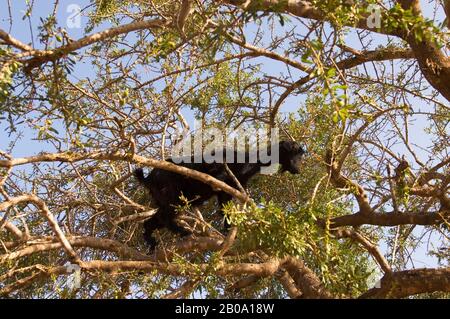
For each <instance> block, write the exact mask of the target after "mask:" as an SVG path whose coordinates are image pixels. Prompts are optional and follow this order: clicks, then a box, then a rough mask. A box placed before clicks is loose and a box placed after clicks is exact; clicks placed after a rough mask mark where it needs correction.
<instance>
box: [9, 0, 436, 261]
mask: <svg viewBox="0 0 450 319" xmlns="http://www.w3.org/2000/svg"><path fill="white" fill-rule="evenodd" d="M8 2H10V3H11V6H12V10H11V15H12V20H13V24H12V25H10V24H9V13H8V10H1V13H0V28H1V29H3V30H5V31H7V32H10V33H11V34H12V35H13V36H14V37H15V38H17V39H19V40H21V41H22V42H25V43H31V41H32V39H33V38H32V33H33V35H34V36H35V35H36V33H37V30H36V26H37V25H38V24H39V18H40V17H46V16H47V15H48V14H49V13H50V12H49V10H52V8H53V5H52V4H53V1H47V0H34V3H35V5H34V10H33V14H32V16H31V27H30V25H29V21H28V19H25V20H23V19H22V17H23V15H24V12H25V11H26V1H19V0H14V1H11V0H0V5H2V6H3V8H7V4H8ZM89 3H90V1H88V0H78V1H74V0H60V1H59V10H58V13H57V18H58V21H59V24H60V25H61V26H62V27H64V28H65V29H66V30H67V32H68V34H69V35H70V37H72V38H73V39H79V38H81V37H82V36H84V35H85V34H84V29H83V28H84V26H85V25H86V22H87V18H86V17H84V16H83V15H81V16H78V15H75V14H76V11H75V10H74V8H76V6H77V5H78V6H79V7H80V8H84V7H86V6H87V5H89ZM74 5H75V6H74ZM422 8H423V10H424V13H425V15H426V16H428V17H432V12H433V8H432V7H431V6H430V5H429V3H428V1H422ZM74 16H75V17H74ZM73 17H74V19H71V18H73ZM78 17H79V20H80V25H79V27H77V19H78ZM443 17H444V15H443V12H442V11H441V12H440V13H439V18H438V20H439V21H441V20H442V19H443ZM74 25H75V27H71V26H74ZM292 26H293V24H292V23H290V22H288V23H287V24H286V25H285V26H284V27H283V28H290V27H292ZM105 27H107V25H106V24H103V25H100V26H99V27H97V28H96V29H95V30H94V31H98V30H101V29H104V28H105ZM252 28H254V26H253V27H249V29H248V30H247V32H248V33H249V36H250V35H251V34H252V32H254V30H252ZM280 28H282V27H280ZM281 31H282V30H280V32H281ZM374 39H375V41H374V43H373V47H374V48H375V46H376V45H378V44H383V43H385V37H384V36H375V38H374ZM346 40H347V43H348V45H350V46H352V47H354V48H356V49H359V48H360V43H359V42H358V41H356V37H355V36H354V33H352V32H350V33H349V34H348V36H347V38H346ZM34 44H35V45H36V47H37V48H40V47H39V44H38V43H37V42H34ZM255 62H262V71H263V72H265V73H267V74H271V75H274V76H276V75H277V74H280V72H283V73H285V74H286V73H287V69H286V66H285V65H284V64H282V63H279V62H274V61H272V60H268V59H266V58H260V59H255ZM291 71H292V72H293V74H294V75H295V74H298V77H300V76H301V73H300V72H296V71H295V70H291ZM72 76H73V78H74V79H75V78H79V79H82V78H85V77H94V76H95V75H94V73H93V70H92V68H91V67H90V65H89V64H88V63H86V62H84V63H78V64H77V66H76V67H75V72H74V73H73V74H72ZM304 100H305V99H304V96H300V97H292V98H289V99H288V100H287V101H286V103H285V105H284V106H283V107H282V111H283V112H290V111H294V110H295V109H296V108H297V107H298V106H299V103H301V102H304ZM417 103H421V104H424V102H423V101H417ZM421 107H422V105H421ZM423 107H424V108H427V107H430V105H423ZM184 114H185V115H186V117H187V119H188V122H189V123H190V124H192V122H193V116H192V114H191V113H189V112H187V113H186V112H185V113H184ZM426 123H427V122H426V121H424V120H423V119H420V118H419V119H418V120H416V121H415V122H414V123H411V127H410V139H411V140H412V141H415V143H416V144H419V145H421V146H425V147H426V146H429V145H431V142H430V138H429V136H427V135H426V134H425V133H424V130H423V129H424V126H425V124H426ZM4 129H5V123H0V149H1V150H5V149H6V148H7V147H8V145H7V143H8V141H9V139H8V138H3V136H5V135H4V134H6V133H5V132H4ZM22 133H23V138H22V140H21V142H20V143H18V144H17V145H16V147H15V148H14V150H13V152H12V154H13V156H14V157H22V156H31V155H34V154H36V153H38V152H42V151H52V150H53V148H52V147H51V145H48V144H46V143H43V142H40V141H36V140H34V139H33V137H34V136H33V134H34V133H32V132H30V131H29V130H24V131H23V132H22ZM396 151H397V152H398V153H399V154H401V153H402V152H403V153H404V150H401V149H398V150H396ZM416 151H417V153H418V154H419V157H421V160H423V161H424V162H426V160H427V159H428V156H427V154H426V153H424V152H423V151H422V150H421V149H419V148H416ZM415 258H416V259H420V260H421V262H423V265H422V266H428V267H430V266H433V265H435V263H436V260H435V259H433V258H430V257H428V256H426V255H425V250H421V251H419V253H418V254H416V255H415ZM418 266H420V264H418Z"/></svg>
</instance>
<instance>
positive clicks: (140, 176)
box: [133, 168, 146, 184]
mask: <svg viewBox="0 0 450 319" xmlns="http://www.w3.org/2000/svg"><path fill="white" fill-rule="evenodd" d="M133 174H134V176H135V177H136V179H137V180H138V181H139V183H142V184H145V181H146V178H145V176H144V170H143V169H142V168H137V169H135V170H134V172H133Z"/></svg>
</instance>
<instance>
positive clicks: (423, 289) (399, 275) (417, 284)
mask: <svg viewBox="0 0 450 319" xmlns="http://www.w3.org/2000/svg"><path fill="white" fill-rule="evenodd" d="M436 291H442V292H450V268H443V269H413V270H405V271H399V272H394V273H390V274H386V275H384V277H383V278H382V279H381V286H380V288H372V289H370V290H369V291H367V292H366V293H364V294H363V295H361V296H360V298H404V297H408V296H412V295H416V294H421V293H431V292H436Z"/></svg>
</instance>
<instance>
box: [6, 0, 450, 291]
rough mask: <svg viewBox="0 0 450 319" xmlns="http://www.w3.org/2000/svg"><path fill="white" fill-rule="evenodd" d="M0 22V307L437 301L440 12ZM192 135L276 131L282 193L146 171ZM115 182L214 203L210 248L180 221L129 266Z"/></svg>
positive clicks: (35, 17) (142, 196) (138, 5)
mask: <svg viewBox="0 0 450 319" xmlns="http://www.w3.org/2000/svg"><path fill="white" fill-rule="evenodd" d="M2 5H3V7H4V9H5V10H2V12H3V13H2V15H1V17H2V20H1V22H0V70H1V71H0V121H1V124H0V129H1V133H0V134H1V135H0V137H1V138H0V149H1V150H0V295H1V296H2V297H13V298H14V297H28V298H31V297H33V298H64V297H75V298H155V297H158V298H179V297H194V298H233V297H255V298H287V297H290V298H374V297H375V298H404V297H410V296H413V297H415V298H417V297H422V298H429V297H448V296H449V295H448V293H449V292H450V268H449V260H450V250H449V236H450V232H449V227H450V224H449V223H450V198H449V183H450V174H449V172H450V157H449V150H450V148H449V146H450V145H449V141H450V137H449V120H450V106H449V103H448V102H449V101H450V58H449V56H448V53H449V50H450V42H449V39H450V37H449V34H450V33H449V32H450V31H449V29H450V1H448V0H431V1H422V2H420V1H418V0H399V1H392V0H389V1H381V0H367V1H351V0H350V1H348V0H347V1H344V0H309V1H308V0H305V1H300V0H292V1H291V0H289V1H287V0H253V1H252V0H247V1H233V0H232V1H202V0H195V1H194V0H179V1H178V0H171V1H166V0H156V1H150V0H134V1H133V0H127V1H119V0H91V1H87V0H86V1H84V2H83V1H81V3H80V9H81V10H79V12H78V11H75V14H71V16H70V17H69V16H68V14H67V9H68V3H67V2H65V1H58V0H56V1H52V2H51V3H50V2H47V4H42V3H41V2H39V4H37V3H36V4H34V2H33V1H31V2H28V1H26V2H25V1H23V3H22V2H20V1H13V2H12V1H3V3H2ZM70 6H71V8H72V9H73V8H75V9H76V8H77V6H76V5H75V6H74V5H73V4H70ZM23 9H25V10H23ZM69 11H70V10H69ZM194 119H197V120H199V122H200V123H201V125H202V127H203V128H208V127H215V128H218V129H220V130H223V131H226V130H227V129H232V130H234V129H238V128H246V127H260V128H267V129H270V128H276V129H278V130H279V131H280V134H281V135H283V136H284V138H292V139H295V140H296V141H299V142H300V143H302V144H303V145H305V147H306V149H307V150H308V153H307V155H306V156H305V158H304V161H303V164H302V173H301V174H299V175H291V174H288V173H284V174H275V175H272V176H266V175H259V176H257V177H255V178H254V179H253V180H252V182H251V184H250V185H249V187H248V188H247V189H234V188H232V187H230V186H228V185H226V184H224V183H223V182H221V181H219V180H216V179H214V178H212V177H210V176H208V175H205V174H201V173H198V172H196V171H192V170H189V169H186V168H182V167H180V166H177V165H175V164H172V163H169V162H167V161H165V159H167V158H168V157H169V156H170V153H171V149H172V147H173V146H174V145H175V144H176V142H177V141H178V138H179V133H180V132H182V131H192V130H193V129H194V128H193V126H192V123H193V122H194ZM136 167H145V168H146V169H147V170H150V169H151V168H160V169H164V170H169V171H173V172H177V173H179V174H184V175H186V176H188V177H191V178H193V179H196V180H200V181H203V182H205V183H207V184H209V185H210V186H212V187H214V188H215V189H220V190H222V191H225V192H227V193H228V194H230V195H232V196H233V199H234V200H233V202H231V203H229V204H228V205H227V206H226V208H225V211H226V218H227V219H228V220H229V221H230V222H231V224H232V228H231V230H230V231H229V232H225V231H224V230H223V220H222V218H221V217H220V214H218V213H217V210H218V207H217V205H216V203H215V201H214V200H211V201H210V202H208V203H205V205H203V206H200V207H192V205H190V203H189V201H185V202H186V204H185V205H184V206H183V207H178V209H179V211H180V216H182V217H180V218H182V219H183V223H184V225H185V227H188V228H191V229H192V230H193V235H192V236H189V237H186V238H180V237H178V236H176V235H174V234H172V233H170V232H166V231H164V230H161V231H158V232H157V233H156V235H157V237H158V238H159V240H158V242H159V245H158V247H157V248H156V250H155V251H154V252H149V250H148V247H147V246H146V245H145V242H144V240H143V236H142V232H143V231H142V222H143V221H144V220H146V219H147V218H151V216H152V215H153V214H154V213H155V209H157V207H155V206H154V205H152V201H151V198H150V197H149V195H148V194H147V193H146V191H145V189H144V188H143V187H142V186H140V185H138V183H137V181H136V180H135V178H134V177H133V175H132V172H133V170H134V169H135V168H136ZM74 271H75V273H73V272H74ZM71 273H73V274H71ZM76 276H79V277H80V278H78V279H79V283H80V285H74V284H73V283H74V281H77V280H75V279H74V278H75V277H76Z"/></svg>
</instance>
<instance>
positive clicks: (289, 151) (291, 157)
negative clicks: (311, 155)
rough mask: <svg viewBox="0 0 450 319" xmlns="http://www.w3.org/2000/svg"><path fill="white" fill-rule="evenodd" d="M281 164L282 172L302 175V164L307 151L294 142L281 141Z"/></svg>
mask: <svg viewBox="0 0 450 319" xmlns="http://www.w3.org/2000/svg"><path fill="white" fill-rule="evenodd" d="M279 152H280V153H279V162H280V164H281V172H285V171H288V172H289V173H292V174H299V173H300V162H301V160H302V156H303V154H305V150H304V149H303V148H302V147H301V146H300V144H299V143H297V142H294V141H281V142H280V144H279Z"/></svg>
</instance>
